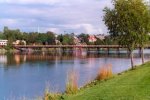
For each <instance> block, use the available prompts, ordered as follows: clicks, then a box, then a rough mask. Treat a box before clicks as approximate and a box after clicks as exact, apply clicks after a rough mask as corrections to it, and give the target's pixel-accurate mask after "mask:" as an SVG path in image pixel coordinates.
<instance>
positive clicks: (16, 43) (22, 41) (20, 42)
mask: <svg viewBox="0 0 150 100" xmlns="http://www.w3.org/2000/svg"><path fill="white" fill-rule="evenodd" d="M20 44H22V45H26V41H24V40H16V41H15V42H13V45H20Z"/></svg>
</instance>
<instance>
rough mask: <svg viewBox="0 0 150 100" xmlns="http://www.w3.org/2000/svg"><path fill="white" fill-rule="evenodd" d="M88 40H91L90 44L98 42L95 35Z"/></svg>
mask: <svg viewBox="0 0 150 100" xmlns="http://www.w3.org/2000/svg"><path fill="white" fill-rule="evenodd" d="M88 40H89V42H96V41H97V39H96V37H95V35H89V37H88Z"/></svg>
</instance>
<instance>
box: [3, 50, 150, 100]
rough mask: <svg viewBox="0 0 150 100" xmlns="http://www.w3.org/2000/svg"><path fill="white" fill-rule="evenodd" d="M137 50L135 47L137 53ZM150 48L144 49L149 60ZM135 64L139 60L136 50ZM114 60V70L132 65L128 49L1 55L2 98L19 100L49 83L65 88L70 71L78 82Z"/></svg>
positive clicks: (54, 88) (52, 87)
mask: <svg viewBox="0 0 150 100" xmlns="http://www.w3.org/2000/svg"><path fill="white" fill-rule="evenodd" d="M136 52H138V51H135V53H136ZM149 52H150V50H145V53H146V57H145V58H146V60H149V58H150V55H149V54H148V53H149ZM134 63H135V64H140V63H141V59H140V58H139V55H137V54H135V59H134ZM106 64H112V69H113V72H114V73H119V72H122V71H124V70H127V69H129V68H130V59H129V58H128V55H126V54H125V51H124V52H123V51H122V54H120V55H117V54H110V55H109V56H108V55H107V54H97V53H94V52H91V53H86V52H82V53H79V52H74V53H67V54H57V55H56V54H50V53H30V54H27V53H22V54H21V53H14V54H7V55H6V54H1V55H0V100H10V99H9V98H11V100H13V99H14V100H17V99H18V98H20V97H26V98H35V97H38V96H42V95H43V93H44V90H45V88H46V87H50V90H51V91H53V92H63V91H64V90H65V83H66V80H67V79H66V77H67V73H68V71H70V70H75V71H76V72H77V73H78V77H79V82H78V84H79V86H83V85H84V84H86V83H87V82H89V81H91V80H93V79H94V78H95V77H96V74H97V71H98V69H99V68H100V67H102V66H104V65H106Z"/></svg>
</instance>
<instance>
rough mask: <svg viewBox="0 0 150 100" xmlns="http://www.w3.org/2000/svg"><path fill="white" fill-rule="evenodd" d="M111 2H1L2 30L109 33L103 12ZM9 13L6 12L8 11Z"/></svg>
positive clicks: (48, 0) (5, 0)
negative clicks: (6, 28)
mask: <svg viewBox="0 0 150 100" xmlns="http://www.w3.org/2000/svg"><path fill="white" fill-rule="evenodd" d="M105 6H108V7H112V4H111V0H89V1H88V2H87V0H0V9H1V12H0V14H1V16H0V23H1V25H0V29H1V30H2V28H3V26H8V27H13V28H20V29H21V30H22V31H35V30H37V27H38V26H39V27H40V28H41V31H42V32H43V31H47V30H52V31H55V32H56V33H57V32H59V33H63V32H64V31H68V32H75V33H82V32H84V33H107V28H106V26H105V25H104V22H103V21H102V17H103V11H102V10H103V8H104V7H105ZM4 9H6V10H4Z"/></svg>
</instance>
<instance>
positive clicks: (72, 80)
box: [66, 71, 78, 94]
mask: <svg viewBox="0 0 150 100" xmlns="http://www.w3.org/2000/svg"><path fill="white" fill-rule="evenodd" d="M77 91H78V78H77V73H76V72H75V71H70V72H69V74H68V76H67V82H66V93H67V94H75V93H76V92H77Z"/></svg>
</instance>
